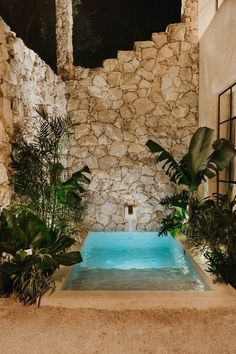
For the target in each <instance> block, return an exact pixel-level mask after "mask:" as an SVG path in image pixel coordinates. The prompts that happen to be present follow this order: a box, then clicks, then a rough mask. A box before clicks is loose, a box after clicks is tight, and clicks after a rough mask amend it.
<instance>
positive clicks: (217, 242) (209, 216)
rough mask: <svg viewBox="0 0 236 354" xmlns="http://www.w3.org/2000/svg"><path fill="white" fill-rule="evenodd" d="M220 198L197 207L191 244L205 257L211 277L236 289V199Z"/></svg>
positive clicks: (192, 225) (189, 233) (190, 226)
mask: <svg viewBox="0 0 236 354" xmlns="http://www.w3.org/2000/svg"><path fill="white" fill-rule="evenodd" d="M216 197H217V202H216V201H215V200H214V199H210V198H208V199H206V200H205V201H204V202H203V203H200V204H196V205H195V206H194V209H193V215H192V217H191V219H190V220H189V227H188V232H187V240H188V242H189V244H190V245H191V246H192V247H194V248H197V249H198V250H200V251H202V252H203V253H204V254H205V257H206V259H207V260H208V270H209V271H210V272H211V273H213V274H215V275H216V277H217V278H218V279H219V280H221V281H225V282H226V283H230V284H231V285H233V286H234V287H236V272H235V269H236V209H235V206H236V198H234V199H233V200H229V198H228V197H227V196H222V195H218V196H216Z"/></svg>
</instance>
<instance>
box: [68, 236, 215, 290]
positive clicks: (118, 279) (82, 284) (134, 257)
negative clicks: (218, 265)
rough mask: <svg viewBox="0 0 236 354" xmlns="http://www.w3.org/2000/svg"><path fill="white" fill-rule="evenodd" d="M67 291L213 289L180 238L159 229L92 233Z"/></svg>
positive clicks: (70, 279) (75, 267)
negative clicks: (157, 231)
mask: <svg viewBox="0 0 236 354" xmlns="http://www.w3.org/2000/svg"><path fill="white" fill-rule="evenodd" d="M81 252H82V257H83V262H82V263H80V264H78V265H76V266H74V270H73V271H72V273H71V275H70V277H69V278H68V281H67V283H66V285H65V287H64V289H65V290H200V291H202V290H209V288H208V286H207V285H206V284H205V283H204V281H203V280H202V279H201V276H200V275H199V274H198V273H197V270H196V269H195V267H194V265H193V263H192V261H191V259H190V257H189V256H188V255H186V254H185V252H184V249H183V248H182V245H181V244H180V242H179V241H177V240H175V239H173V238H172V237H171V236H161V237H159V236H158V233H156V232H132V233H130V232H91V233H90V234H89V236H88V237H87V239H86V241H85V244H84V246H83V248H82V251H81Z"/></svg>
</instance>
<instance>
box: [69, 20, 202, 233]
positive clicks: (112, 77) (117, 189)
mask: <svg viewBox="0 0 236 354" xmlns="http://www.w3.org/2000/svg"><path fill="white" fill-rule="evenodd" d="M198 56H199V53H198V43H197V40H196V33H195V31H194V30H193V29H192V28H190V27H189V24H188V23H179V24H172V25H170V26H168V29H167V31H166V32H162V33H153V35H152V38H151V40H150V41H141V42H135V44H134V50H131V51H122V50H120V51H118V54H117V58H114V59H107V60H105V61H104V63H103V67H102V68H97V69H85V68H82V67H75V68H74V69H73V75H74V76H73V79H72V80H68V81H66V90H67V97H68V111H69V112H70V113H71V114H72V116H73V119H74V121H75V124H76V125H75V129H74V133H73V138H72V146H71V150H70V158H69V161H68V163H69V167H70V169H71V171H72V172H73V171H75V170H77V169H78V168H79V167H80V166H81V165H82V164H83V163H84V162H86V163H87V164H88V166H89V167H90V168H91V169H92V172H93V178H92V183H91V185H90V188H89V189H90V190H89V203H88V210H87V220H88V222H89V225H90V226H91V228H92V229H95V230H102V229H113V230H123V229H124V228H127V227H128V226H127V225H128V224H127V220H125V219H124V207H125V204H127V203H133V204H135V205H136V206H137V220H136V221H134V223H136V225H135V227H136V228H137V229H140V230H157V229H158V228H159V221H160V219H161V217H162V216H161V215H162V212H163V209H162V206H160V200H161V198H163V197H164V196H165V195H166V194H172V193H173V191H174V186H173V185H172V184H171V183H170V182H169V180H168V178H167V177H166V176H165V174H164V173H163V171H162V170H161V167H160V166H157V165H156V164H155V162H154V158H153V156H151V154H150V153H149V152H148V150H147V149H146V147H145V143H146V142H147V140H148V139H153V140H156V141H158V142H159V143H160V144H162V145H163V146H164V147H165V148H166V149H168V150H170V151H171V152H172V153H174V155H175V157H176V158H178V157H180V156H182V154H183V153H184V152H185V151H186V146H187V144H188V142H189V140H190V137H191V135H192V133H193V132H194V131H195V129H196V127H197V124H198Z"/></svg>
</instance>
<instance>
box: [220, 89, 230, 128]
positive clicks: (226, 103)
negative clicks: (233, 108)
mask: <svg viewBox="0 0 236 354" xmlns="http://www.w3.org/2000/svg"><path fill="white" fill-rule="evenodd" d="M229 118H230V91H229V90H228V91H226V92H225V93H224V94H223V95H221V96H220V122H222V121H224V120H226V119H229Z"/></svg>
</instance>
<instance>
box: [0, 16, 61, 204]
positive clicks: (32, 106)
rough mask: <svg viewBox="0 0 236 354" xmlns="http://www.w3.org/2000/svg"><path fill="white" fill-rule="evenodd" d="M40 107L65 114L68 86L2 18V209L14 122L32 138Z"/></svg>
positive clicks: (7, 195) (7, 196)
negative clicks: (66, 88) (35, 118)
mask: <svg viewBox="0 0 236 354" xmlns="http://www.w3.org/2000/svg"><path fill="white" fill-rule="evenodd" d="M40 105H42V106H44V107H45V108H46V110H47V111H48V112H49V113H51V114H65V112H66V99H65V85H64V83H63V82H62V81H61V79H60V78H59V77H57V76H56V75H55V74H54V73H53V71H52V70H51V69H50V67H49V66H48V65H46V64H45V63H44V62H43V61H42V60H41V59H40V57H39V56H38V55H37V54H36V53H34V52H33V51H32V50H30V49H28V48H27V47H26V46H25V45H24V43H23V42H22V40H21V39H19V38H17V37H16V35H15V33H13V32H11V31H10V29H9V27H8V26H7V25H6V24H5V23H4V21H3V20H2V19H1V18H0V207H3V206H5V205H7V204H8V203H9V200H10V195H11V189H10V186H9V179H8V166H9V162H10V153H11V140H12V135H13V126H14V123H17V122H18V123H19V124H20V125H21V126H22V127H23V128H24V130H25V134H27V135H28V136H30V135H31V134H32V133H33V129H32V128H33V126H34V123H35V121H34V120H32V119H31V118H33V117H35V116H36V115H37V113H36V109H37V108H38V107H39V106H40Z"/></svg>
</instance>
